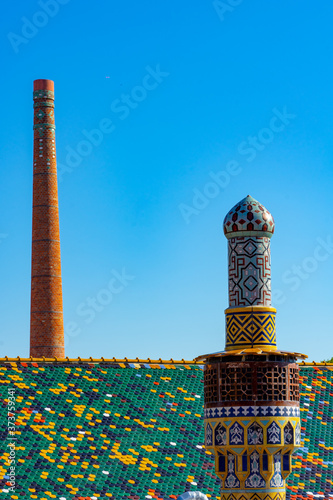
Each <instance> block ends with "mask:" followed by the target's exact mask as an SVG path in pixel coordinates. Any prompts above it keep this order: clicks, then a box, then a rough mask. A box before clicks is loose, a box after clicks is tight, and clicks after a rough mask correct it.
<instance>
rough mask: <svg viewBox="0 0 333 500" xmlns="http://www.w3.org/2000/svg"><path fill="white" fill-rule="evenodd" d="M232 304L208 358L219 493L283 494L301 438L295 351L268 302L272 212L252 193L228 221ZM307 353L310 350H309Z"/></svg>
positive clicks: (249, 498) (234, 496)
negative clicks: (218, 344) (282, 337)
mask: <svg viewBox="0 0 333 500" xmlns="http://www.w3.org/2000/svg"><path fill="white" fill-rule="evenodd" d="M224 233H225V236H226V238H227V239H228V256H229V262H228V264H229V265H228V270H229V308H228V309H226V311H225V315H226V343H225V350H224V351H222V352H218V353H213V354H207V355H204V356H199V358H197V359H204V360H205V362H206V364H205V373H204V388H205V417H204V418H205V444H206V447H207V448H208V449H210V450H212V451H213V452H214V455H215V472H216V474H217V475H218V477H219V478H220V479H221V500H284V499H285V479H286V478H287V476H288V475H289V473H290V471H291V456H292V453H293V452H294V450H295V449H296V448H298V447H299V446H300V444H301V428H300V409H299V377H298V372H299V367H298V364H297V362H296V361H297V357H304V355H301V354H298V353H292V352H291V353H287V352H286V351H279V350H278V349H277V346H276V332H275V313H276V309H274V308H273V307H271V262H270V238H271V237H272V235H273V233H274V220H273V217H272V216H271V214H270V213H269V212H268V211H267V210H266V209H265V207H263V206H262V205H261V204H260V203H259V202H257V201H256V200H254V199H253V198H252V197H251V196H247V197H246V198H244V199H243V200H241V201H240V202H239V203H237V205H235V206H234V207H233V208H232V209H231V211H230V212H229V213H228V214H227V215H226V217H225V220H224ZM305 357H306V356H305Z"/></svg>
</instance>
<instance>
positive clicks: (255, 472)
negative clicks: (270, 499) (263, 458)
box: [245, 451, 266, 488]
mask: <svg viewBox="0 0 333 500" xmlns="http://www.w3.org/2000/svg"><path fill="white" fill-rule="evenodd" d="M259 460H260V457H259V453H258V452H257V451H254V452H253V453H251V455H250V474H249V477H248V478H247V479H246V481H245V488H265V487H266V482H265V480H264V478H263V477H262V475H261V474H260V462H259Z"/></svg>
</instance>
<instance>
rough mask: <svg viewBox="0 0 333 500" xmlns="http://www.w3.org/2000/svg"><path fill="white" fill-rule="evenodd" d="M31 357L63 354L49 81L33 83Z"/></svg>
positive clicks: (52, 104)
mask: <svg viewBox="0 0 333 500" xmlns="http://www.w3.org/2000/svg"><path fill="white" fill-rule="evenodd" d="M33 99H34V167H33V216H32V265H31V320H30V356H33V357H37V358H40V357H42V356H45V357H47V358H49V357H55V356H56V357H58V358H64V357H65V349H64V325H63V309H62V283H61V261H60V235H59V211H58V188H57V166H56V150H55V123H54V83H53V81H52V80H35V81H34V92H33Z"/></svg>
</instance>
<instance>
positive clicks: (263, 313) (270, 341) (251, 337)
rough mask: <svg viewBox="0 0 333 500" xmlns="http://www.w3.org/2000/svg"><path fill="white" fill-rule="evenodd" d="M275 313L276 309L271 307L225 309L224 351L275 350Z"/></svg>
mask: <svg viewBox="0 0 333 500" xmlns="http://www.w3.org/2000/svg"><path fill="white" fill-rule="evenodd" d="M275 313H276V309H274V308H273V307H257V308H255V307H242V308H233V309H227V310H226V311H225V315H226V316H225V317H226V344H225V349H226V350H227V351H229V350H232V349H238V348H239V349H241V348H251V347H269V348H271V349H276V331H275Z"/></svg>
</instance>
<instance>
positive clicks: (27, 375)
mask: <svg viewBox="0 0 333 500" xmlns="http://www.w3.org/2000/svg"><path fill="white" fill-rule="evenodd" d="M140 361H141V360H140ZM301 376H302V385H301V394H302V402H301V406H302V413H301V418H302V433H303V434H302V435H303V439H304V445H303V448H302V449H300V450H299V451H298V452H297V455H296V456H295V458H294V470H293V474H292V475H291V476H290V477H289V479H288V487H287V494H288V496H289V495H290V498H291V500H294V499H296V498H309V493H308V492H311V493H312V494H314V495H320V496H321V497H322V498H323V497H326V498H331V499H333V481H332V471H333V433H332V423H331V422H332V416H331V415H332V414H333V412H332V410H333V371H331V370H330V368H329V367H324V366H323V367H316V366H308V365H304V366H302V365H301ZM0 387H1V403H2V404H1V408H0V418H1V422H2V423H3V422H5V421H6V418H7V397H8V389H9V388H12V389H15V397H16V437H17V440H16V443H17V449H16V465H17V469H16V485H17V486H16V489H15V492H14V493H13V492H10V491H9V487H8V484H6V483H7V482H8V479H9V477H8V474H9V464H8V453H9V451H8V448H7V447H6V446H5V445H3V446H2V452H1V456H0V492H1V490H2V492H3V493H5V496H3V493H0V495H1V497H3V498H11V499H14V500H15V499H21V498H22V499H30V498H32V499H38V500H41V499H46V500H49V499H50V498H56V499H66V500H69V499H72V500H78V499H94V498H96V499H98V498H100V499H104V498H113V499H115V500H122V499H133V500H135V499H136V500H143V499H144V498H155V499H158V498H159V499H163V500H166V499H169V498H174V499H176V498H177V497H178V495H180V494H181V493H184V492H185V491H202V492H204V493H205V494H206V495H207V496H208V497H209V498H212V499H218V498H219V480H218V478H217V476H215V474H214V463H213V455H212V454H211V453H210V452H209V451H207V450H205V447H204V446H203V441H204V436H203V422H202V415H203V371H202V367H201V366H200V365H198V364H190V363H185V364H167V363H165V364H155V363H149V362H148V363H142V362H138V363H128V362H123V363H122V362H118V363H116V362H98V363H90V364H89V363H88V362H82V363H79V362H69V361H68V362H66V363H62V362H61V363H59V362H58V363H51V364H43V363H31V362H24V361H22V360H21V362H17V363H10V362H6V363H4V360H2V362H1V363H0ZM7 437H8V433H7V429H6V428H5V427H4V426H2V430H1V434H0V440H1V442H2V443H6V441H9V440H6V438H7ZM329 493H331V496H329ZM318 498H320V497H318Z"/></svg>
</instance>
